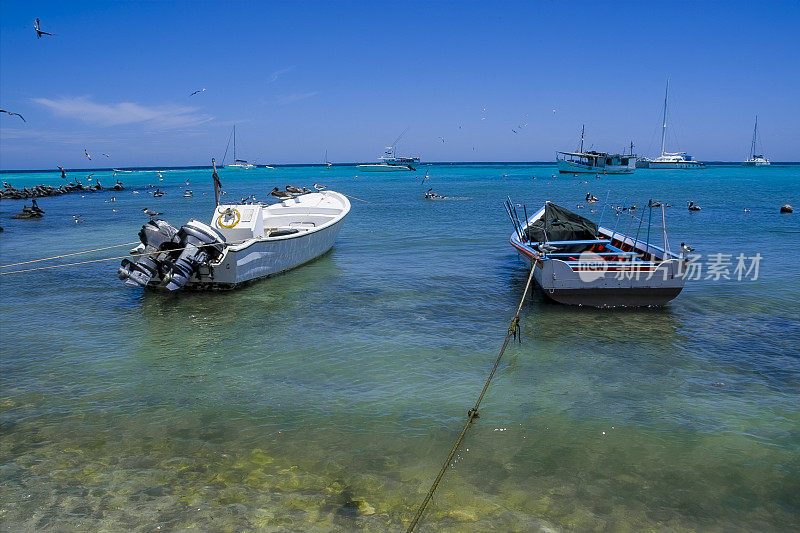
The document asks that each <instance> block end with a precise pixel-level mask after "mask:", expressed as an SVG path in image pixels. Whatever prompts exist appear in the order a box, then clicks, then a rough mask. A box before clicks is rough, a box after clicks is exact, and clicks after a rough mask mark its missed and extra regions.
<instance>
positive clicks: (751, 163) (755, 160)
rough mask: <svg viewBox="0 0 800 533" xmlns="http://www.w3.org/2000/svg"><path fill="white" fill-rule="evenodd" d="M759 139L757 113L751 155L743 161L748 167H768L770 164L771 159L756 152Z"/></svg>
mask: <svg viewBox="0 0 800 533" xmlns="http://www.w3.org/2000/svg"><path fill="white" fill-rule="evenodd" d="M758 141H759V139H758V115H756V125H755V126H754V127H753V140H752V141H751V142H750V157H748V158H747V160H746V161H745V162H744V163H742V165H744V166H746V167H766V166H768V165H769V159H767V158H766V157H764V154H757V153H756V143H757V142H758Z"/></svg>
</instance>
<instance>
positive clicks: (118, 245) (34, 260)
mask: <svg viewBox="0 0 800 533" xmlns="http://www.w3.org/2000/svg"><path fill="white" fill-rule="evenodd" d="M134 244H139V241H133V242H125V243H122V244H114V245H112V246H104V247H102V248H94V249H93V250H84V251H82V252H73V253H71V254H61V255H54V256H53V257H45V258H43V259H32V260H31V261H20V262H19V263H10V264H8V265H0V268H9V267H13V266H20V265H27V264H30V263H40V262H42V261H51V260H53V259H61V258H62V257H70V256H72V255H81V254H88V253H92V252H99V251H101V250H110V249H111V248H119V247H121V246H132V245H134Z"/></svg>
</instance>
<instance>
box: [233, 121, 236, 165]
mask: <svg viewBox="0 0 800 533" xmlns="http://www.w3.org/2000/svg"><path fill="white" fill-rule="evenodd" d="M233 162H234V163H236V124H234V125H233Z"/></svg>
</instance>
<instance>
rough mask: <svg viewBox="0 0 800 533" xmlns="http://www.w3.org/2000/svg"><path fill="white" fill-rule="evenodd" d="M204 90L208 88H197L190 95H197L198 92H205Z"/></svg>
mask: <svg viewBox="0 0 800 533" xmlns="http://www.w3.org/2000/svg"><path fill="white" fill-rule="evenodd" d="M204 92H206V89H205V87H204V88H202V89H198V90H196V91H195V92H193V93H192V94H190V95H189V96H194V95H196V94H197V93H204Z"/></svg>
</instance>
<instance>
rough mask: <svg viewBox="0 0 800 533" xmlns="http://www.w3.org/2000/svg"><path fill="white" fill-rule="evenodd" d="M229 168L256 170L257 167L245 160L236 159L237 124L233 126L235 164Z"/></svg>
mask: <svg viewBox="0 0 800 533" xmlns="http://www.w3.org/2000/svg"><path fill="white" fill-rule="evenodd" d="M227 166H228V167H232V168H244V169H251V168H256V166H255V165H254V164H253V163H248V162H247V161H246V160H244V159H236V124H234V125H233V163H231V164H230V165H227Z"/></svg>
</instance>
